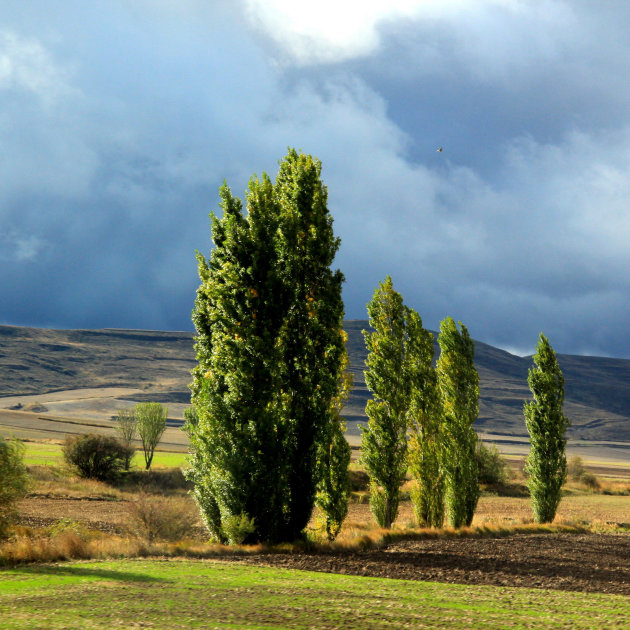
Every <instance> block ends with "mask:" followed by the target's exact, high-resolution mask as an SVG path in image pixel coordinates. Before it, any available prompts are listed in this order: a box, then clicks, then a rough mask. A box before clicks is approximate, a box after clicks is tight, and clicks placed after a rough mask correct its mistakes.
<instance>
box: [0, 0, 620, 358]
mask: <svg viewBox="0 0 630 630" xmlns="http://www.w3.org/2000/svg"><path fill="white" fill-rule="evenodd" d="M628 32H630V3H628V2H625V0H618V1H612V0H610V1H606V0H602V1H600V2H596V3H595V2H591V1H589V0H583V1H580V0H531V1H527V2H526V1H522V0H477V1H475V2H469V1H467V0H387V1H382V2H381V1H378V2H376V1H374V2H371V1H370V0H346V1H344V0H335V1H332V0H319V1H318V2H317V3H298V2H293V1H290V0H213V1H207V0H90V2H85V1H84V0H31V1H29V2H24V0H3V2H2V3H1V4H0V296H2V298H1V301H0V324H9V325H20V326H36V327H44V328H103V327H114V328H144V329H160V330H191V329H192V324H191V319H190V314H191V310H192V307H193V302H194V297H195V291H196V288H197V286H198V285H199V278H198V276H197V268H196V261H195V254H194V253H195V250H199V251H201V252H202V253H203V254H205V255H209V254H210V251H211V247H212V243H211V237H210V222H209V218H208V215H209V213H210V212H211V211H213V210H217V209H218V190H219V186H220V185H221V183H222V182H223V181H224V180H225V181H226V182H227V183H228V185H229V186H230V187H231V189H232V191H233V193H234V194H236V195H238V196H243V195H244V191H245V189H246V186H247V182H248V180H249V178H250V177H251V176H252V175H254V174H258V175H261V174H262V173H263V172H266V173H268V174H269V175H270V176H271V177H272V178H274V177H275V175H276V173H277V169H278V162H279V161H280V160H281V159H282V158H283V157H284V156H285V155H286V152H287V148H288V147H295V148H298V149H301V150H303V151H304V152H306V153H310V154H312V155H314V156H316V157H318V158H319V159H320V160H321V162H322V177H323V180H324V183H325V184H326V185H327V187H328V192H329V197H328V202H329V209H330V211H331V213H332V216H333V217H334V229H335V233H336V234H337V235H338V236H339V237H340V238H341V247H340V249H339V252H338V254H337V258H336V259H335V265H334V266H335V267H336V268H339V269H341V270H342V271H343V273H344V274H345V277H346V282H345V285H344V301H345V309H346V317H347V318H351V319H365V318H366V317H367V315H366V310H365V305H366V303H367V302H368V301H369V300H370V298H371V296H372V294H373V292H374V289H375V287H376V286H377V284H378V282H380V281H382V280H383V279H384V278H385V276H386V275H387V274H389V275H390V276H391V277H392V279H393V282H394V287H395V288H396V289H397V290H398V291H400V293H401V294H402V295H403V298H404V300H405V303H406V304H407V305H409V306H411V307H413V308H415V309H416V310H417V311H418V313H419V314H420V316H421V317H422V319H423V322H424V325H425V326H426V327H428V328H432V329H437V328H438V327H439V322H440V321H441V320H442V319H444V318H445V317H446V316H449V315H450V316H451V317H453V318H454V319H455V320H460V321H462V322H463V323H464V324H465V325H466V326H467V327H468V330H469V331H470V334H471V335H472V337H473V338H475V339H478V340H480V341H484V342H486V343H490V344H493V345H496V346H499V347H501V348H504V349H507V350H509V351H511V352H515V353H518V354H527V353H531V352H532V351H533V349H534V346H535V344H536V342H537V339H538V335H539V333H540V332H544V333H545V334H546V335H547V337H548V338H549V340H550V342H551V344H552V346H553V347H554V348H555V349H556V351H557V352H562V353H570V354H590V355H603V356H615V357H623V358H630V317H629V313H630V247H629V241H630V208H629V201H630V80H629V79H630V71H629V70H628V69H629V68H630V44H629V43H628V36H627V34H628ZM439 147H442V148H443V150H442V151H441V152H440V151H438V148H439Z"/></svg>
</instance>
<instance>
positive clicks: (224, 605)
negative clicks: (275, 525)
mask: <svg viewBox="0 0 630 630" xmlns="http://www.w3.org/2000/svg"><path fill="white" fill-rule="evenodd" d="M629 624H630V599H629V598H627V597H623V596H618V595H604V594H585V593H572V592H562V591H545V590H534V589H518V588H500V587H490V586H463V585H457V584H439V583H429V582H411V581H404V580H390V579H383V578H371V577H356V576H345V575H333V574H327V573H313V572H302V571H293V570H286V569H280V570H278V569H270V568H261V567H248V566H243V565H239V564H237V563H223V562H216V561H201V560H198V561H191V560H153V561H149V560H124V561H122V560H121V561H103V562H72V563H64V564H57V565H39V566H28V567H23V568H16V569H10V570H3V571H0V628H2V629H4V628H19V629H20V630H22V629H25V628H47V629H55V628H86V629H89V628H113V627H124V628H129V627H140V626H145V627H151V628H169V629H172V628H322V629H324V628H388V629H391V628H422V627H431V628H435V627H439V628H473V627H474V628H576V629H577V628H598V629H601V628H604V627H605V628H627V627H628V625H629Z"/></svg>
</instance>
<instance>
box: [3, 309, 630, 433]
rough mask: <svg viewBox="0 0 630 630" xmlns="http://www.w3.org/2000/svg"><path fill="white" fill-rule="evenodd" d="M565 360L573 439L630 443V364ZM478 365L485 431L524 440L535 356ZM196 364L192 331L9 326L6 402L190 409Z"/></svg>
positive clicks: (353, 416)
mask: <svg viewBox="0 0 630 630" xmlns="http://www.w3.org/2000/svg"><path fill="white" fill-rule="evenodd" d="M344 326H345V328H346V331H347V332H348V337H349V339H348V351H349V354H350V361H351V370H352V372H353V374H354V383H355V386H354V390H353V393H352V395H351V397H350V400H349V401H348V405H347V406H346V409H345V415H346V416H347V418H348V420H349V421H351V422H355V421H363V420H365V415H364V411H363V410H364V408H365V402H366V400H367V399H368V397H369V392H368V390H367V388H366V386H365V379H364V377H363V365H364V360H365V345H364V343H363V336H362V334H361V331H362V330H363V329H364V328H366V327H367V321H364V320H347V321H346V322H345V323H344ZM437 353H438V349H437V344H436V355H437ZM558 358H559V362H560V366H561V368H562V370H563V372H564V376H565V381H566V390H565V391H566V404H565V413H566V414H567V415H568V416H569V418H570V419H571V422H572V426H571V428H570V431H569V435H570V437H571V438H572V439H574V440H595V441H614V442H629V441H630V360H626V359H609V358H603V357H587V356H573V355H559V357H558ZM475 363H476V366H477V369H478V371H479V376H480V380H481V403H480V413H479V419H478V421H477V424H476V426H477V430H478V431H479V432H483V433H492V434H503V435H510V436H525V435H526V434H527V433H526V430H525V425H524V421H523V415H522V408H523V401H525V400H527V399H529V398H530V393H529V389H528V387H527V370H528V369H529V367H530V366H531V364H532V360H531V357H518V356H515V355H512V354H510V353H508V352H505V351H504V350H500V349H498V348H495V347H493V346H490V345H488V344H485V343H482V342H478V341H477V342H475ZM194 365H195V359H194V351H193V334H192V333H190V332H159V331H145V330H117V329H105V330H46V329H36V328H24V327H16V326H0V397H7V396H11V397H14V396H18V395H19V396H23V395H38V394H44V393H48V392H54V391H65V390H77V389H88V388H116V387H118V388H132V389H135V390H140V391H137V392H136V393H134V394H133V400H135V401H137V402H140V401H142V400H159V401H161V402H164V403H177V404H186V403H187V402H188V400H189V398H188V388H187V385H188V383H189V381H190V370H191V369H192V367H193V366H194ZM127 398H128V396H127ZM2 406H3V405H2V401H1V400H0V407H2Z"/></svg>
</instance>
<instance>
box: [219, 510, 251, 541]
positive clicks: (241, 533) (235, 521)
mask: <svg viewBox="0 0 630 630" xmlns="http://www.w3.org/2000/svg"><path fill="white" fill-rule="evenodd" d="M255 531H256V525H255V524H254V519H253V518H249V516H247V514H238V515H237V514H233V515H232V516H228V517H227V518H226V519H225V520H224V521H223V533H224V535H225V537H226V538H227V540H228V542H229V543H230V545H240V544H242V543H243V541H244V540H245V539H246V538H247V537H248V536H249V535H250V534H253V533H254V532H255Z"/></svg>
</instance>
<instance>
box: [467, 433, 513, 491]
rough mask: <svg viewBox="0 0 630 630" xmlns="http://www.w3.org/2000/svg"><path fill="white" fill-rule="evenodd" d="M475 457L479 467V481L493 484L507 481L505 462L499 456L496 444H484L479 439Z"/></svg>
mask: <svg viewBox="0 0 630 630" xmlns="http://www.w3.org/2000/svg"><path fill="white" fill-rule="evenodd" d="M475 458H476V459H477V466H478V468H479V483H487V484H494V485H498V484H505V483H507V481H508V477H509V476H508V466H507V462H506V461H505V460H504V459H503V457H501V454H500V453H499V449H498V448H497V447H496V444H491V445H490V446H486V445H485V444H484V443H483V442H482V441H481V440H479V441H478V442H477V448H476V450H475Z"/></svg>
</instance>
